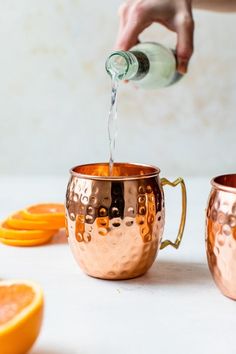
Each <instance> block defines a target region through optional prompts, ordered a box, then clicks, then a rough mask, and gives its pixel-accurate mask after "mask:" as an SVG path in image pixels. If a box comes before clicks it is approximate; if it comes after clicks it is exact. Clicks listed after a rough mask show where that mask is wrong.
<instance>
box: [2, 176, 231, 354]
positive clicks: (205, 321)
mask: <svg viewBox="0 0 236 354" xmlns="http://www.w3.org/2000/svg"><path fill="white" fill-rule="evenodd" d="M66 183H67V178H56V177H37V178H29V177H28V178H23V177H22V178H7V177H2V178H0V198H1V199H0V215H1V218H2V219H3V218H5V217H6V216H7V215H8V214H9V213H12V212H13V211H15V210H18V209H20V208H22V207H24V206H26V205H29V204H33V203H38V202H63V201H64V195H65V188H66ZM186 184H187V190H188V215H187V224H186V229H185V234H184V238H183V242H182V244H181V246H180V249H179V250H175V249H174V248H170V247H169V248H167V249H165V250H162V251H160V252H159V255H158V261H156V262H155V263H154V265H153V266H152V268H151V269H150V270H149V272H148V273H147V274H146V275H144V276H142V277H140V278H136V279H133V280H127V281H103V280H98V279H93V278H90V277H89V276H86V275H85V274H83V273H82V271H81V270H80V268H79V267H78V266H77V264H76V262H75V260H74V259H73V257H72V255H71V252H70V249H69V247H68V245H67V242H66V240H65V237H64V234H63V233H61V234H60V235H58V236H57V237H55V239H54V241H53V242H52V243H51V244H49V245H45V246H40V247H32V248H20V247H10V246H5V245H1V244H0V272H1V273H0V277H1V278H2V279H8V278H23V279H31V280H34V281H37V282H38V283H40V284H41V285H42V287H43V289H44V293H45V300H46V307H45V318H44V323H43V327H42V331H41V334H40V336H39V338H38V340H37V342H36V344H35V345H34V347H33V348H32V350H31V352H30V354H98V353H99V354H121V353H124V354H156V353H158V354H169V353H175V354H176V353H180V354H195V353H196V354H199V353H200V354H205V353H206V354H231V353H232V354H235V353H236V343H235V340H236V339H235V338H236V336H235V330H236V303H235V302H234V301H232V300H229V299H227V298H226V297H224V296H223V295H221V293H220V292H219V290H218V289H217V288H216V286H215V284H214V283H213V280H212V278H211V275H210V273H209V271H208V267H207V262H206V255H205V244H204V223H205V220H204V217H205V215H204V209H205V207H206V202H207V198H208V194H209V191H210V184H209V179H208V178H195V179H186ZM165 190H166V214H167V216H166V227H165V236H166V237H168V238H171V239H174V238H175V235H176V232H177V228H178V225H177V224H178V217H179V212H180V191H179V190H178V189H173V190H172V189H170V188H169V187H166V189H165ZM0 352H1V350H0ZM1 354H4V353H1Z"/></svg>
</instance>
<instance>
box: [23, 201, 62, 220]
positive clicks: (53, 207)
mask: <svg viewBox="0 0 236 354" xmlns="http://www.w3.org/2000/svg"><path fill="white" fill-rule="evenodd" d="M21 214H22V216H23V218H24V219H27V220H38V221H55V220H57V221H59V220H60V221H61V222H63V223H65V207H64V205H63V204H56V203H54V204H52V203H45V204H35V205H31V206H29V207H28V208H26V209H23V210H22V211H21Z"/></svg>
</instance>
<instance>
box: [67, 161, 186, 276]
mask: <svg viewBox="0 0 236 354" xmlns="http://www.w3.org/2000/svg"><path fill="white" fill-rule="evenodd" d="M70 173H71V177H70V180H69V183H68V186H67V194H66V228H67V236H68V240H69V244H70V247H71V250H72V252H73V254H74V257H75V259H76V260H77V262H78V264H79V265H80V267H81V268H82V269H83V271H84V272H85V273H87V274H89V275H91V276H93V277H97V278H102V279H128V278H134V277H137V276H140V275H142V274H144V273H145V272H146V271H147V270H148V269H149V268H150V267H151V265H152V264H153V262H154V260H155V258H156V255H157V252H158V250H159V248H161V249H162V248H164V247H166V246H168V245H171V246H173V247H175V248H178V247H179V244H180V242H181V239H182V235H183V231H184V225H185V219H186V189H185V184H184V181H183V179H182V178H178V179H176V180H175V181H174V182H170V181H168V180H167V179H166V178H160V176H159V174H160V170H159V168H157V167H153V166H149V165H139V164H132V163H115V164H114V166H113V173H112V176H110V175H109V165H108V164H107V163H94V164H87V165H81V166H77V167H74V168H72V169H71V171H70ZM164 185H169V186H172V187H175V186H177V185H180V186H181V190H182V214H181V220H180V226H179V231H178V235H177V238H176V240H175V241H174V242H172V241H169V240H164V241H162V234H163V229H164V224H165V201H164V192H163V186H164Z"/></svg>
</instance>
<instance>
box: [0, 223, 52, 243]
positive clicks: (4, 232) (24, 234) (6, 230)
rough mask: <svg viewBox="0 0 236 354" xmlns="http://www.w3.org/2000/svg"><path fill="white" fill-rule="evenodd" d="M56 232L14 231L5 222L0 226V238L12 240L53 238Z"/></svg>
mask: <svg viewBox="0 0 236 354" xmlns="http://www.w3.org/2000/svg"><path fill="white" fill-rule="evenodd" d="M57 231H58V230H16V229H12V228H11V227H10V226H9V225H8V224H7V222H6V221H4V222H3V223H1V224H0V238H1V239H12V240H37V239H43V238H47V237H51V236H53V235H54V234H55V233H57Z"/></svg>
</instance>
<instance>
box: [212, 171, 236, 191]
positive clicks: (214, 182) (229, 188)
mask: <svg viewBox="0 0 236 354" xmlns="http://www.w3.org/2000/svg"><path fill="white" fill-rule="evenodd" d="M229 178H234V179H235V187H232V186H229V185H226V184H225V183H223V181H222V182H220V181H218V180H226V179H229ZM211 185H212V187H213V188H215V189H220V190H221V191H224V192H230V193H236V173H228V174H224V175H219V176H216V177H213V178H212V179H211Z"/></svg>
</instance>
